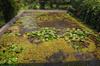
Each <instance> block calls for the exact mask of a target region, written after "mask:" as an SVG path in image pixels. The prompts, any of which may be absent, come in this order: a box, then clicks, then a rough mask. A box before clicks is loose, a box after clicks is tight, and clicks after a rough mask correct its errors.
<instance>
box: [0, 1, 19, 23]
mask: <svg viewBox="0 0 100 66" xmlns="http://www.w3.org/2000/svg"><path fill="white" fill-rule="evenodd" d="M0 7H1V9H2V12H3V15H4V19H5V21H6V22H7V21H9V20H10V19H11V18H13V17H14V16H15V15H16V13H17V10H16V6H15V2H14V0H0Z"/></svg>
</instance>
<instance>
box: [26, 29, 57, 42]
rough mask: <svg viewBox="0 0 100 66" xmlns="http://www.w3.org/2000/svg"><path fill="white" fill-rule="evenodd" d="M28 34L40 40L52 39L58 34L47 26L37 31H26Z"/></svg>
mask: <svg viewBox="0 0 100 66" xmlns="http://www.w3.org/2000/svg"><path fill="white" fill-rule="evenodd" d="M27 35H28V36H31V37H32V38H34V37H36V38H39V39H40V40H41V41H49V40H54V39H57V38H58V35H57V34H56V31H55V29H53V28H52V29H50V28H48V27H46V28H41V29H40V30H39V31H35V32H34V31H33V32H31V33H27Z"/></svg>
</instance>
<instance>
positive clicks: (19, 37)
mask: <svg viewBox="0 0 100 66" xmlns="http://www.w3.org/2000/svg"><path fill="white" fill-rule="evenodd" d="M6 29H7V30H6V31H4V34H3V35H2V36H1V37H0V63H1V64H5V63H8V64H12V63H60V62H61V63H65V62H72V61H89V60H99V59H100V50H99V49H100V48H99V47H100V45H99V44H100V35H99V34H98V33H96V32H94V31H93V30H91V29H90V28H88V27H87V26H86V25H84V24H82V23H81V22H80V21H79V20H77V19H75V18H74V17H72V16H71V15H69V14H68V13H67V12H66V11H31V12H30V11H29V12H24V13H22V14H21V16H20V17H19V18H18V19H16V21H15V22H13V24H12V25H10V27H7V28H6ZM69 50H70V51H69Z"/></svg>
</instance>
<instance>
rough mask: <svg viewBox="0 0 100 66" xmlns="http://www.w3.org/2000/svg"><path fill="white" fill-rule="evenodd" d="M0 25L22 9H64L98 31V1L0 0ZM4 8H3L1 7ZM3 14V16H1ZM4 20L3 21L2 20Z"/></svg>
mask: <svg viewBox="0 0 100 66" xmlns="http://www.w3.org/2000/svg"><path fill="white" fill-rule="evenodd" d="M0 1H1V2H0V7H1V8H0V25H2V24H4V19H5V21H9V20H10V19H11V18H12V17H14V15H16V11H18V10H22V9H64V10H69V12H71V13H72V14H74V15H75V16H76V17H78V18H79V19H81V20H82V21H83V22H85V23H86V24H88V25H89V26H91V27H92V28H93V29H95V30H97V31H100V0H0ZM3 6H5V7H3ZM2 13H3V14H2ZM3 18H4V19H3Z"/></svg>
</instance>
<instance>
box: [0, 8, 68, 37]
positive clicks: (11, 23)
mask: <svg viewBox="0 0 100 66" xmlns="http://www.w3.org/2000/svg"><path fill="white" fill-rule="evenodd" d="M32 12H65V13H66V12H67V10H21V11H20V12H19V13H18V15H16V16H15V17H14V18H12V19H11V20H10V21H9V22H8V23H7V24H5V25H4V26H3V27H2V28H1V29H0V36H1V35H2V34H3V33H4V32H5V31H6V30H7V29H8V28H9V27H10V26H11V25H13V24H14V23H15V22H16V20H17V19H19V18H20V17H21V16H23V14H24V13H32Z"/></svg>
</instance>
